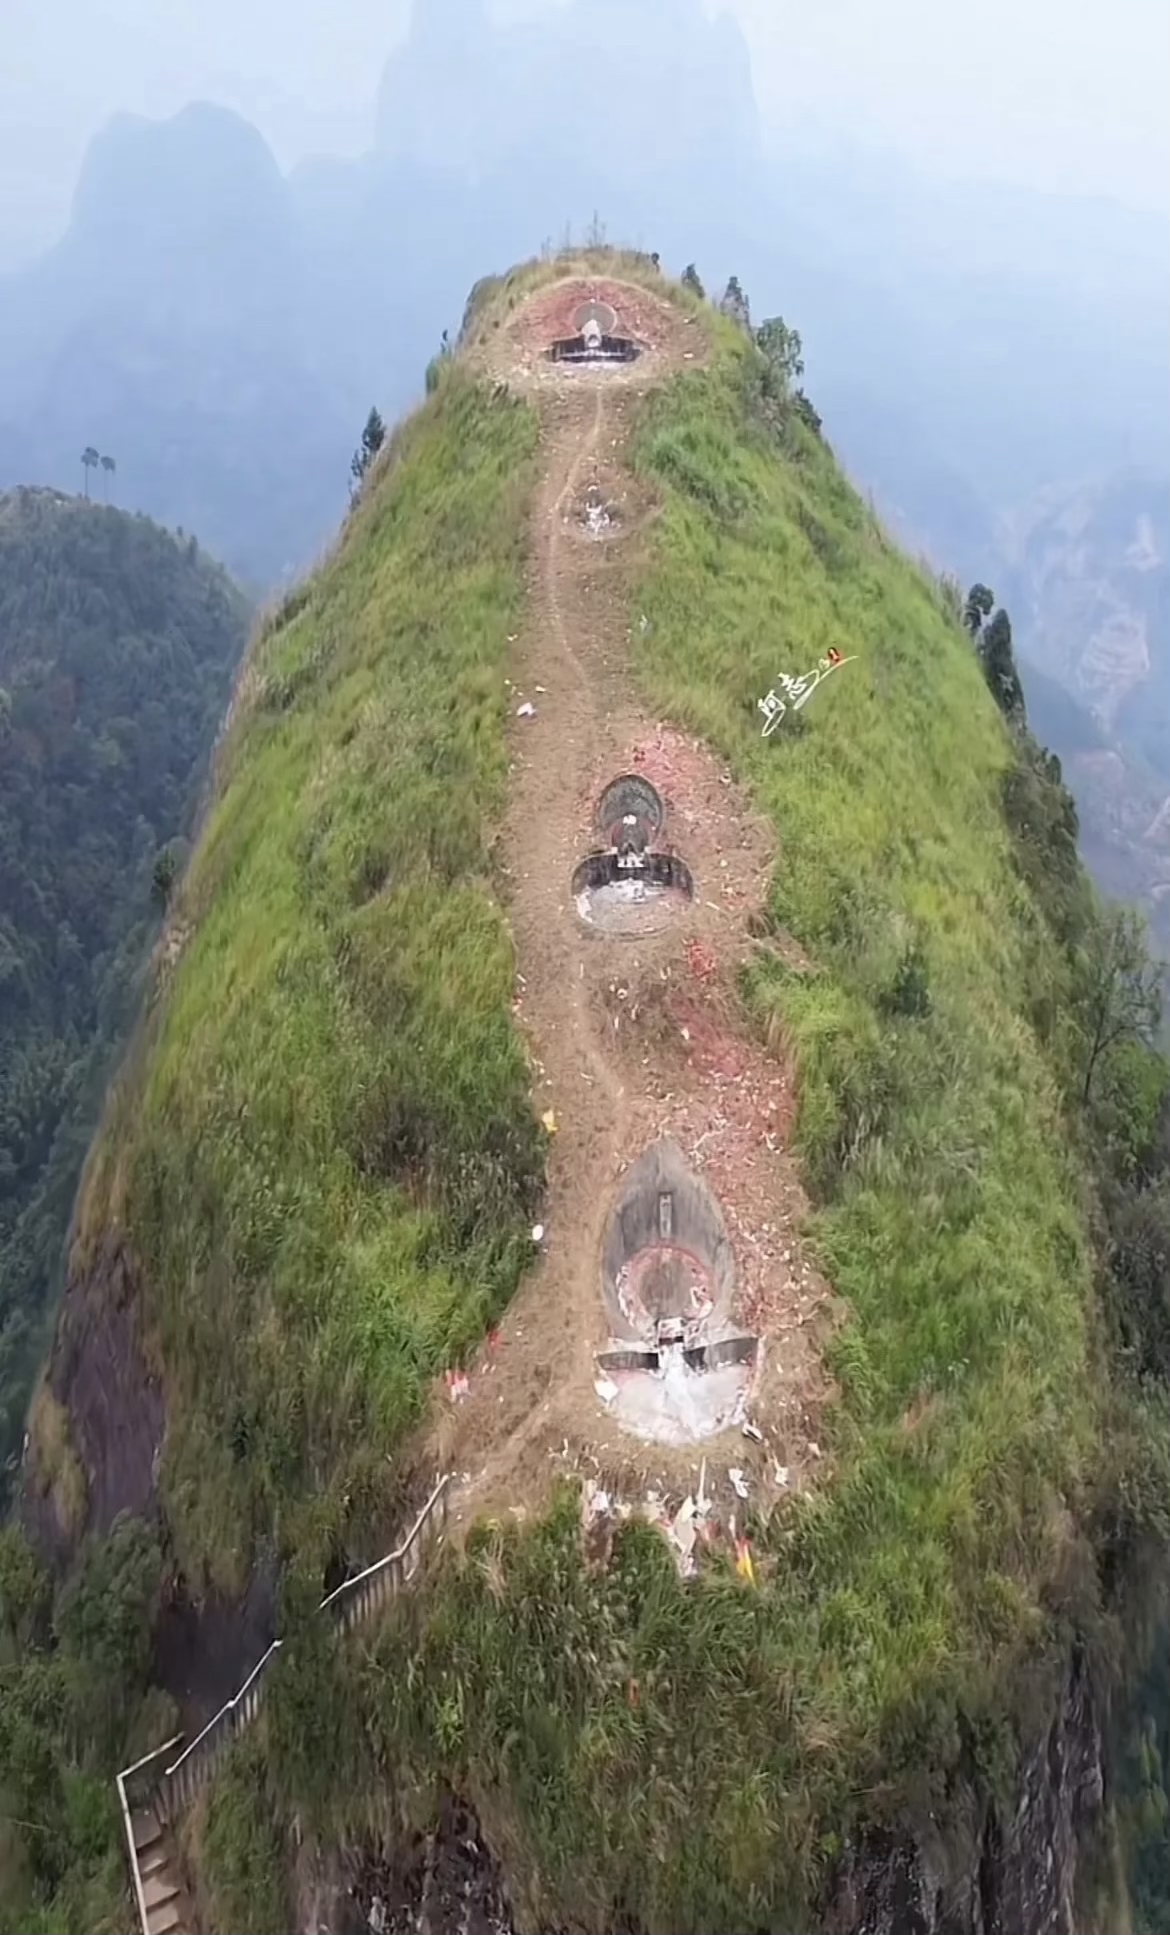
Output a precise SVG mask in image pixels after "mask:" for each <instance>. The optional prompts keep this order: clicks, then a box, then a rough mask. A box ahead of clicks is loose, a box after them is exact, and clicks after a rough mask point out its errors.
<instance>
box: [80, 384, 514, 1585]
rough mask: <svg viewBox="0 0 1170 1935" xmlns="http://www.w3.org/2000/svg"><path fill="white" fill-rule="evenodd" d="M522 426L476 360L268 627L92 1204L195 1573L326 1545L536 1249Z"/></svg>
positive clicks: (374, 1493) (350, 1519) (363, 1529)
mask: <svg viewBox="0 0 1170 1935" xmlns="http://www.w3.org/2000/svg"><path fill="white" fill-rule="evenodd" d="M535 442H536V426H535V422H534V419H533V418H532V416H531V415H530V413H529V412H528V411H527V410H526V409H525V408H523V407H522V406H520V405H517V404H513V403H509V402H508V401H506V400H505V401H492V400H491V399H490V397H488V396H486V395H485V394H484V393H482V392H481V391H479V390H477V389H476V388H475V386H474V385H473V384H472V383H471V382H470V381H469V380H468V379H467V378H466V377H464V376H463V375H462V374H460V373H454V374H452V375H451V376H450V379H449V380H448V381H447V382H445V383H444V385H443V390H442V395H441V396H440V397H436V398H434V399H433V400H432V401H431V403H430V404H428V406H427V407H426V408H425V409H424V410H423V411H422V412H421V413H420V414H419V415H418V416H417V417H416V418H415V419H414V420H413V421H412V422H411V424H410V425H409V426H407V428H406V429H405V430H404V431H403V433H402V434H401V435H400V437H399V438H398V439H397V440H396V443H395V445H394V447H393V449H392V450H391V451H390V453H389V454H388V458H387V460H386V461H385V462H384V464H383V467H382V471H381V475H380V480H379V481H378V482H377V484H376V485H375V486H374V487H373V488H371V489H370V490H369V492H368V493H367V496H366V499H365V501H364V502H363V503H362V504H361V506H360V507H359V508H358V509H357V510H356V511H355V513H354V515H353V516H352V517H351V519H350V521H349V524H348V526H347V529H346V532H345V535H344V537H343V539H342V541H341V544H340V547H339V550H338V552H337V554H336V556H335V558H334V559H333V560H332V562H331V563H330V564H329V566H328V567H327V568H326V569H325V571H324V572H323V573H322V574H321V575H320V576H319V577H318V578H317V579H316V580H315V581H314V582H313V583H312V584H311V585H309V586H308V587H306V588H305V589H304V590H303V591H302V592H299V593H297V594H296V595H295V596H294V598H293V599H292V600H291V601H290V603H289V604H288V606H286V608H285V610H284V611H283V612H282V613H281V614H280V615H279V616H278V617H277V618H276V619H275V620H274V621H273V622H271V623H270V624H269V625H268V626H267V628H266V629H265V630H264V631H263V632H262V634H261V636H260V638H259V640H258V642H257V644H256V646H255V648H254V650H253V653H252V656H251V660H250V664H249V667H248V670H247V673H246V676H245V678H244V681H243V684H242V687H241V692H240V695H239V702H238V705H237V708H236V717H235V720H234V723H233V726H232V730H231V732H230V735H229V738H228V741H227V744H226V748H225V752H224V756H223V760H222V762H221V771H220V775H219V785H218V792H217V798H216V801H215V805H214V809H213V811H212V813H211V815H210V818H209V821H208V824H207V825H206V828H205V830H204V833H203V837H202V839H201V841H200V843H199V846H198V848H197V851H196V854H195V856H194V859H193V862H192V864H191V867H190V869H189V873H188V876H187V878H186V880H185V882H184V886H183V891H182V896H181V901H180V904H179V908H178V918H179V920H180V921H181V922H184V923H187V924H189V925H190V927H191V929H192V933H191V938H190V940H189V942H188V944H187V946H186V949H185V951H184V953H183V954H182V956H181V958H180V960H179V963H178V965H177V968H176V969H175V971H174V974H173V979H172V982H171V985H170V986H169V988H168V989H167V991H166V993H165V995H164V996H163V998H162V999H161V1000H160V1001H159V1002H158V1004H157V1009H156V1013H155V1015H154V1017H153V1019H152V1020H151V1022H150V1024H149V1026H148V1028H147V1031H146V1038H145V1040H144V1042H143V1043H142V1044H141V1045H140V1050H139V1056H138V1064H139V1068H140V1069H144V1070H145V1073H144V1075H139V1074H134V1075H132V1076H131V1077H130V1078H129V1079H128V1081H127V1082H126V1084H125V1089H124V1093H123V1095H122V1097H121V1098H120V1100H119V1102H118V1103H117V1104H116V1105H115V1108H114V1110H113V1111H112V1115H113V1118H114V1119H113V1120H112V1122H111V1125H110V1129H109V1131H108V1133H107V1135H106V1137H105V1138H104V1140H103V1143H102V1145H101V1147H100V1148H99V1150H98V1152H97V1155H96V1157H95V1160H94V1164H93V1170H92V1174H91V1176H90V1178H89V1182H88V1187H87V1191H86V1210H85V1217H84V1226H83V1230H82V1251H83V1253H84V1249H85V1246H86V1244H87V1243H88V1242H89V1241H90V1240H91V1239H92V1238H93V1237H95V1236H96V1235H98V1234H100V1232H101V1231H102V1229H103V1228H104V1227H105V1226H106V1225H107V1224H108V1222H109V1220H110V1218H111V1217H113V1218H116V1219H118V1221H119V1222H120V1223H121V1225H122V1226H123V1227H124V1230H125V1235H126V1240H127V1244H128V1247H129V1250H130V1252H131V1254H132V1256H133V1257H134V1259H135V1262H136V1265H137V1268H138V1270H139V1272H140V1275H141V1279H142V1281H143V1283H144V1285H145V1287H146V1309H147V1315H148V1320H149V1322H150V1324H151V1326H152V1328H153V1330H154V1332H155V1334H156V1337H157V1344H158V1347H159V1349H160V1351H161V1355H162V1359H163V1362H164V1363H165V1365H166V1367H167V1375H168V1386H169V1394H170V1426H169V1435H168V1447H167V1453H166V1458H165V1462H164V1466H163V1470H162V1473H161V1489H162V1494H163V1498H164V1503H165V1505H166V1508H167V1512H168V1518H169V1521H170V1524H171V1528H172V1532H173V1535H174V1538H175V1545H176V1551H177V1553H178V1556H179V1558H180V1560H181V1563H182V1564H183V1566H184V1569H185V1570H186V1571H187V1572H188V1575H189V1576H190V1577H192V1578H194V1579H201V1578H203V1577H205V1576H210V1577H213V1578H216V1579H218V1580H219V1581H220V1582H221V1583H222V1584H223V1585H224V1586H225V1587H228V1588H229V1589H230V1588H234V1589H237V1590H238V1589H239V1588H240V1587H241V1586H242V1584H243V1583H244V1582H245V1580H246V1576H247V1571H248V1568H249V1565H250V1562H251V1558H252V1554H253V1541H254V1539H255V1537H256V1536H257V1535H259V1534H261V1533H263V1534H272V1533H274V1532H275V1533H278V1534H279V1536H280V1537H281V1538H282V1540H286V1541H287V1542H288V1543H289V1544H290V1545H295V1546H305V1545H306V1544H307V1546H308V1547H309V1548H310V1549H311V1550H313V1551H314V1552H316V1553H317V1554H318V1556H322V1555H323V1554H324V1552H325V1551H326V1550H327V1541H328V1539H329V1537H330V1534H331V1533H332V1532H334V1531H335V1530H336V1529H337V1528H338V1527H339V1525H340V1524H341V1523H342V1522H343V1521H344V1524H345V1527H346V1530H347V1532H348V1533H349V1534H350V1536H351V1537H356V1538H358V1539H360V1538H361V1537H362V1536H363V1535H364V1534H366V1533H367V1532H368V1530H369V1527H370V1525H371V1524H374V1523H377V1522H379V1521H380V1520H381V1519H383V1517H384V1515H385V1513H386V1511H387V1508H388V1502H389V1501H388V1492H387V1464H386V1459H387V1454H388V1452H391V1451H392V1450H393V1449H394V1447H395V1445H396V1444H397V1442H398V1441H399V1439H400V1438H401V1435H402V1433H403V1431H404V1429H405V1427H406V1426H407V1425H408V1424H409V1423H410V1422H411V1421H412V1420H413V1419H414V1418H415V1417H416V1416H417V1414H418V1410H419V1405H420V1400H421V1397H422V1394H423V1392H424V1389H425V1387H426V1384H427V1381H428V1379H429V1378H430V1377H432V1376H433V1375H434V1374H435V1372H436V1371H437V1370H438V1369H439V1368H440V1367H441V1366H442V1365H444V1364H446V1363H448V1362H450V1361H451V1360H452V1358H453V1357H454V1356H455V1355H456V1354H457V1353H458V1352H459V1351H460V1350H461V1348H463V1347H464V1346H465V1345H466V1344H467V1343H468V1341H469V1340H471V1339H472V1338H474V1337H477V1336H478V1335H480V1334H481V1333H482V1331H483V1329H484V1328H485V1327H486V1325H487V1324H488V1323H489V1322H490V1320H491V1318H492V1317H493V1315H494V1314H495V1313H496V1312H498V1310H499V1308H500V1307H501V1304H502V1303H503V1301H504V1300H505V1299H506V1298H507V1297H508V1295H509V1294H510V1292H511V1290H512V1289H513V1287H514V1285H515V1283H516V1280H517V1277H518V1273H519V1271H520V1269H521V1268H522V1267H523V1264H524V1262H525V1261H526V1260H527V1257H528V1255H529V1251H530V1243H529V1236H528V1225H529V1224H530V1221H531V1213H532V1209H533V1207H534V1205H535V1201H536V1197H537V1194H538V1191H539V1187H540V1181H541V1175H542V1168H543V1150H542V1132H541V1131H540V1130H539V1128H538V1127H537V1125H536V1124H535V1122H534V1120H533V1117H532V1113H531V1110H530V1108H529V1104H528V1072H527V1065H526V1060H525V1057H524V1054H523V1051H522V1049H521V1046H520V1044H519V1041H518V1038H517V1036H516V1034H515V1032H514V1030H513V1028H512V1017H511V1000H512V992H513V962H512V954H511V946H510V941H509V937H508V934H507V930H506V926H505V923H504V920H503V918H502V916H501V914H500V911H499V908H498V906H497V904H496V903H495V901H494V900H493V899H492V897H491V892H490V878H489V876H490V856H489V850H488V833H489V829H490V826H491V823H492V820H493V818H494V816H495V815H496V814H497V813H498V811H499V808H500V806H501V802H502V800H503V796H504V785H505V779H506V757H505V751H504V738H503V720H504V704H505V690H504V667H505V663H506V654H507V650H508V646H507V635H508V633H509V631H512V630H514V629H515V620H516V617H517V613H518V610H519V604H520V597H521V578H520V572H521V566H522V561H523V546H524V542H525V518H524V505H525V494H526V488H527V483H528V479H529V477H530V473H531V465H532V459H533V451H534V448H535Z"/></svg>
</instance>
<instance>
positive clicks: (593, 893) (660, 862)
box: [572, 840, 695, 940]
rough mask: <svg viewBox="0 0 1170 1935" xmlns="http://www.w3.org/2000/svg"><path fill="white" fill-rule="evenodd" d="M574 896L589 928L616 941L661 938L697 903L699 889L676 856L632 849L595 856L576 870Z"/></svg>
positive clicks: (685, 866)
mask: <svg viewBox="0 0 1170 1935" xmlns="http://www.w3.org/2000/svg"><path fill="white" fill-rule="evenodd" d="M572 894H573V900H574V902H575V904H576V908H577V914H578V917H579V918H580V919H581V920H582V921H584V923H585V925H586V926H587V927H591V928H594V929H595V930H596V931H597V932H598V933H601V934H608V935H610V936H611V937H613V938H615V939H617V940H635V939H637V938H638V937H639V936H641V935H645V934H656V933H657V932H658V931H659V929H660V928H662V927H665V926H666V925H667V924H668V922H670V921H672V920H677V919H678V917H679V915H680V914H681V913H682V912H683V910H684V909H685V908H687V907H689V906H690V904H691V901H692V900H693V899H694V894H695V883H694V880H693V878H692V876H691V870H690V868H689V867H688V866H687V863H686V861H685V860H680V859H679V856H678V854H677V853H647V852H646V851H644V850H639V848H638V846H637V844H636V841H634V840H631V842H630V844H629V848H628V849H627V850H624V851H620V852H619V851H617V850H615V849H614V848H613V847H610V849H609V851H608V852H604V853H590V854H587V855H586V857H585V859H584V860H582V861H580V862H579V863H578V865H577V866H576V867H575V868H574V869H573V879H572Z"/></svg>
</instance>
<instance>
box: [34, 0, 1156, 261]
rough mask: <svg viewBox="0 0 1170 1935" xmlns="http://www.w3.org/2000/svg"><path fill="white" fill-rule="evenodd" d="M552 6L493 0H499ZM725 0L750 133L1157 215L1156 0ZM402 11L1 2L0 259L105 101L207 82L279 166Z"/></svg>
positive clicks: (384, 7)
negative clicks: (746, 64)
mask: <svg viewBox="0 0 1170 1935" xmlns="http://www.w3.org/2000/svg"><path fill="white" fill-rule="evenodd" d="M420 4H424V5H425V4H426V0H420ZM556 4H558V0H494V4H493V9H492V10H493V12H495V13H497V14H498V15H499V16H501V17H510V18H516V17H517V16H520V15H523V14H525V13H534V12H537V11H539V10H540V9H541V8H542V7H548V6H552V5H556ZM630 5H631V6H634V7H636V5H637V0H630ZM711 5H712V10H713V11H714V10H716V0H711ZM729 5H730V10H731V11H732V12H734V13H735V14H736V15H737V17H738V18H739V20H740V22H741V24H742V26H743V28H744V31H745V33H746V35H747V37H748V40H749V44H750V46H751V51H752V59H753V68H754V74H755V85H756V92H757V95H758V98H759V103H760V108H761V112H762V114H763V117H764V120H765V125H766V127H767V129H768V131H769V133H770V134H774V135H775V134H780V133H782V132H788V133H796V134H798V135H799V136H800V138H802V139H808V140H813V141H816V142H817V143H818V144H819V143H823V142H825V141H831V142H833V143H834V144H840V143H844V144H848V145H850V146H853V145H866V144H872V143H878V144H880V145H882V146H883V147H886V148H892V149H893V150H895V151H896V152H897V153H899V154H900V155H901V156H902V157H903V158H905V159H906V160H907V161H909V162H911V163H913V164H915V165H916V166H919V167H922V168H925V169H926V170H928V171H929V172H930V174H931V175H932V177H933V178H934V179H936V180H937V179H939V178H940V177H953V176H967V177H975V178H984V179H988V178H990V179H996V180H1001V181H1003V180H1007V181H1011V182H1015V183H1018V184H1021V185H1025V186H1028V187H1031V188H1042V189H1054V188H1055V189H1066V190H1069V191H1072V192H1076V193H1081V194H1084V193H1088V194H1101V195H1107V196H1111V197H1115V198H1117V199H1119V200H1122V201H1125V202H1128V203H1130V204H1131V205H1133V206H1137V207H1144V208H1152V209H1158V210H1164V211H1166V212H1167V213H1170V116H1168V115H1167V114H1166V111H1165V106H1164V103H1165V101H1166V100H1167V99H1170V0H981V4H980V5H979V6H978V7H977V8H976V7H962V6H959V5H958V4H956V0H884V4H883V5H881V6H880V7H879V6H876V5H875V4H874V0H729ZM408 14H409V0H0V259H8V260H11V259H13V257H14V256H16V255H17V254H19V255H27V254H28V253H30V252H31V251H32V250H34V249H35V248H37V247H39V246H42V245H44V244H45V243H47V242H48V241H51V240H52V239H53V237H54V235H55V233H57V232H59V230H60V228H61V227H62V226H63V224H64V221H65V219H66V216H67V213H68V206H69V199H70V195H71V193H72V188H73V183H74V180H75V178H76V173H77V169H78V165H79V163H80V160H81V156H82V154H83V152H84V149H85V146H86V143H87V141H88V140H89V137H90V136H91V135H92V134H93V133H94V131H95V130H96V129H97V128H98V127H99V126H100V125H101V123H102V122H103V121H104V120H105V119H106V118H107V117H108V116H109V115H110V114H111V113H113V112H114V111H115V110H116V109H118V108H128V109H131V110H133V111H135V112H137V113H142V114H150V115H164V114H170V113H173V112H174V111H175V110H176V109H178V108H179V107H181V106H183V105H184V103H185V102H187V101H189V100H191V99H195V98H204V99H212V100H218V101H222V102H224V103H225V104H226V105H229V106H233V107H236V108H239V109H240V110H241V111H242V112H244V113H246V114H247V115H248V116H249V118H250V119H252V120H254V121H256V122H257V124H258V125H259V126H260V127H261V129H262V130H263V132H264V134H265V135H266V136H267V138H268V140H269V141H270V142H271V143H272V145H273V147H274V148H275V150H276V152H277V154H278V156H279V158H280V160H281V161H282V163H284V164H285V165H288V164H290V163H291V162H292V161H294V160H296V159H297V158H298V157H299V156H300V155H302V154H304V153H306V152H313V151H318V152H319V151H333V152H339V153H350V154H353V153H357V152H360V151H361V149H362V148H363V147H364V146H365V145H366V144H367V141H368V137H369V131H370V126H371V118H372V117H371V113H370V108H371V101H372V96H373V92H374V88H375V86H376V83H377V80H378V76H379V73H380V70H381V67H382V63H383V61H384V60H385V57H386V55H387V54H388V53H389V51H390V49H391V48H392V46H393V45H394V43H395V41H396V40H397V39H398V38H399V37H400V36H401V35H402V34H403V33H404V31H405V28H406V21H407V18H408Z"/></svg>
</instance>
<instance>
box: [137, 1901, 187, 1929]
mask: <svg viewBox="0 0 1170 1935" xmlns="http://www.w3.org/2000/svg"><path fill="white" fill-rule="evenodd" d="M146 1925H147V1928H148V1929H149V1930H150V1935H181V1931H182V1929H183V1912H182V1902H181V1899H180V1897H179V1896H178V1895H175V1896H174V1897H173V1899H172V1900H170V1901H168V1902H166V1903H165V1904H164V1905H163V1907H161V1908H151V1909H148V1910H147V1915H146Z"/></svg>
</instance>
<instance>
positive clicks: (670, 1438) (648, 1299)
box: [597, 1137, 759, 1444]
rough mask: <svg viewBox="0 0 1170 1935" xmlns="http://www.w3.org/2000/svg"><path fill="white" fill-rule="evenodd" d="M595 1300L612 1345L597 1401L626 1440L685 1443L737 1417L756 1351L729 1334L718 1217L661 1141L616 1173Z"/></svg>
mask: <svg viewBox="0 0 1170 1935" xmlns="http://www.w3.org/2000/svg"><path fill="white" fill-rule="evenodd" d="M601 1277H602V1293H603V1295H604V1298H605V1305H606V1312H607V1315H608V1318H609V1323H610V1329H611V1332H612V1336H613V1345H612V1347H611V1348H610V1349H609V1350H607V1351H602V1352H600V1353H599V1354H598V1358H597V1364H598V1368H599V1370H600V1371H601V1372H602V1373H603V1380H604V1381H603V1382H601V1383H599V1392H600V1393H601V1394H603V1395H604V1397H605V1400H606V1402H607V1403H608V1404H609V1406H610V1407H611V1414H612V1415H613V1416H614V1417H615V1418H616V1419H617V1421H618V1423H619V1424H621V1425H622V1426H623V1428H624V1429H625V1430H628V1431H630V1432H632V1433H633V1434H634V1435H635V1436H637V1437H640V1438H644V1439H647V1440H653V1441H656V1442H658V1443H665V1444H688V1443H693V1442H694V1441H695V1440H696V1439H701V1438H709V1437H712V1436H714V1435H715V1433H717V1432H719V1431H724V1430H727V1429H728V1428H729V1427H730V1426H732V1425H733V1424H736V1423H738V1422H740V1421H741V1420H742V1417H743V1413H744V1408H745V1406H746V1402H747V1397H748V1393H749V1391H750V1388H751V1384H752V1380H753V1377H754V1375H755V1371H756V1368H757V1365H758V1362H759V1343H758V1340H757V1339H756V1338H754V1337H748V1336H745V1335H742V1334H739V1333H737V1332H735V1330H734V1329H733V1327H732V1325H731V1321H730V1319H731V1307H732V1302H733V1300H734V1296H735V1259H734V1256H733V1253H732V1248H731V1241H730V1239H729V1237H728V1234H727V1229H726V1227H725V1225H724V1221H723V1214H722V1211H721V1210H720V1208H719V1204H718V1202H717V1201H716V1199H715V1197H714V1195H713V1194H712V1192H711V1190H710V1189H709V1188H708V1187H707V1184H706V1183H705V1182H704V1180H703V1178H702V1177H701V1176H700V1175H698V1174H696V1172H695V1171H694V1170H693V1169H691V1168H690V1166H689V1165H688V1163H687V1161H686V1159H685V1157H684V1155H683V1153H682V1150H681V1149H680V1148H679V1146H678V1144H677V1143H676V1142H674V1141H672V1140H671V1139H670V1138H669V1137H664V1138H663V1139H662V1140H661V1141H659V1142H655V1143H653V1144H652V1145H651V1147H650V1148H649V1149H647V1150H645V1151H644V1152H643V1154H642V1155H641V1156H639V1158H638V1160H637V1162H635V1163H634V1164H633V1166H632V1167H631V1168H630V1169H629V1170H628V1171H627V1173H626V1176H625V1178H624V1180H623V1182H622V1186H621V1189H620V1191H619V1193H618V1199H617V1202H616V1204H615V1206H614V1209H613V1212H612V1214H611V1216H610V1219H609V1223H608V1225H607V1227H606V1232H605V1237H604V1239H603V1244H602V1256H601Z"/></svg>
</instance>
